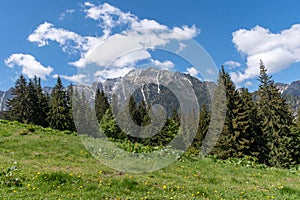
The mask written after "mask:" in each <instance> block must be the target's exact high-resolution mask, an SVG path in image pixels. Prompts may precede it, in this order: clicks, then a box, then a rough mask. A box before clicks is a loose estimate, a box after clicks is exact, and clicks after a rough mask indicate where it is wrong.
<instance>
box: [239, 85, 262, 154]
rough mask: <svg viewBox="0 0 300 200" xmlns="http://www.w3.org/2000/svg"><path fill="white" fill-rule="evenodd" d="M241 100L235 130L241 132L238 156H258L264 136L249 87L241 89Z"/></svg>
mask: <svg viewBox="0 0 300 200" xmlns="http://www.w3.org/2000/svg"><path fill="white" fill-rule="evenodd" d="M239 95H240V101H238V102H237V104H236V111H235V118H234V120H233V121H234V131H236V132H239V134H236V135H238V138H236V141H237V147H238V149H237V157H243V156H245V155H248V156H252V157H258V155H259V152H260V151H261V145H262V144H263V143H262V138H261V127H260V121H259V120H258V118H257V107H256V105H255V104H254V102H253V100H252V95H251V94H250V93H249V92H248V89H246V88H241V89H240V93H239Z"/></svg>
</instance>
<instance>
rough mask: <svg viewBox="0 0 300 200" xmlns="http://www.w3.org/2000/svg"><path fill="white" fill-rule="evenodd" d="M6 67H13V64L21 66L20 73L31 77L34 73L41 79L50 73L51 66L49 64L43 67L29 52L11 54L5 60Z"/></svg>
mask: <svg viewBox="0 0 300 200" xmlns="http://www.w3.org/2000/svg"><path fill="white" fill-rule="evenodd" d="M5 63H6V65H7V66H8V67H11V68H12V67H14V66H15V65H17V66H20V67H21V68H22V73H23V74H25V75H27V76H28V77H29V78H33V77H34V76H35V75H36V76H38V77H40V78H41V79H44V80H45V79H46V76H48V75H50V74H51V72H52V71H53V68H51V67H50V66H48V67H44V66H43V65H42V64H41V63H40V62H38V61H37V60H36V59H35V57H33V56H32V55H29V54H12V55H11V56H10V57H9V58H7V59H6V60H5Z"/></svg>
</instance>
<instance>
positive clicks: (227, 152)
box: [213, 66, 240, 159]
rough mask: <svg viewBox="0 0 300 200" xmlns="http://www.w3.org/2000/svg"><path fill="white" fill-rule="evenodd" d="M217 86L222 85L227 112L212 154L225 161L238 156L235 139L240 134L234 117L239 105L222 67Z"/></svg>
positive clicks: (236, 94)
mask: <svg viewBox="0 0 300 200" xmlns="http://www.w3.org/2000/svg"><path fill="white" fill-rule="evenodd" d="M219 84H221V85H224V91H225V95H226V107H227V110H226V117H225V122H224V127H223V130H222V133H221V134H220V136H219V140H218V142H217V144H216V146H215V148H214V150H213V152H214V154H215V155H217V156H218V157H219V158H222V159H226V158H229V157H236V156H238V154H239V153H238V148H239V147H238V142H237V138H238V137H239V134H240V132H239V131H238V130H236V129H237V126H236V125H237V124H236V122H235V117H236V114H237V113H238V112H239V111H238V109H237V105H238V104H239V101H240V97H239V95H238V92H237V90H236V88H235V85H234V83H233V81H232V80H231V78H230V76H229V74H228V73H226V72H225V70H224V67H223V66H222V69H221V71H220V74H219Z"/></svg>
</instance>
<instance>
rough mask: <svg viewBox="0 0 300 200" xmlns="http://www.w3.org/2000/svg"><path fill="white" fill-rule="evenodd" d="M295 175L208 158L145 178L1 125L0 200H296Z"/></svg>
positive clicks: (62, 138) (63, 139) (299, 179)
mask: <svg viewBox="0 0 300 200" xmlns="http://www.w3.org/2000/svg"><path fill="white" fill-rule="evenodd" d="M299 197H300V172H299V171H298V170H283V169H275V168H263V167H261V166H257V167H246V166H242V165H239V164H236V163H234V162H233V163H230V162H221V161H218V160H215V159H213V158H204V159H187V158H184V159H181V160H180V161H176V162H174V163H173V164H171V165H170V166H168V167H166V168H163V169H161V170H159V171H155V172H151V173H145V174H130V173H129V174H128V173H123V172H118V171H116V170H113V169H111V168H109V167H107V166H105V165H102V164H101V163H100V162H99V161H98V160H96V159H94V158H93V157H92V156H91V155H90V153H89V152H87V151H86V149H85V148H84V146H83V144H82V143H81V141H80V138H79V137H77V136H75V135H73V134H66V133H63V132H59V131H55V130H51V129H44V128H41V127H37V126H31V125H22V124H19V123H16V122H8V121H0V199H186V200H188V199H299Z"/></svg>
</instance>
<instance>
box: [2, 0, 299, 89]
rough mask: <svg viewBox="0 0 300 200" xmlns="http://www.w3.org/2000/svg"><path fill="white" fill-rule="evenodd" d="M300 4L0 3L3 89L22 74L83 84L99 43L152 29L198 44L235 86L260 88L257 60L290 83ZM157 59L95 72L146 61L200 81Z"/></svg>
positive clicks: (128, 60) (206, 0)
mask: <svg viewBox="0 0 300 200" xmlns="http://www.w3.org/2000/svg"><path fill="white" fill-rule="evenodd" d="M299 7H300V3H299V2H298V1H296V0H289V1H258V0H254V1H249V0H243V1H241V0H231V1H230V0H228V1H222V0H219V1H216V0H199V1H196V0H186V1H176V0H173V1H170V0H164V1H161V0H145V1H140V0H130V1H129V0H127V1H125V0H111V1H67V0H65V1H61V0H51V1H39V0H26V1H21V0H11V1H2V2H1V6H0V26H1V37H0V63H1V64H0V90H6V89H8V88H10V87H11V86H13V85H14V82H15V80H16V77H18V76H19V75H20V73H23V74H25V75H26V76H27V77H29V78H30V77H32V76H33V75H38V76H41V77H42V79H43V80H42V81H43V85H44V86H45V85H53V84H54V83H55V81H56V77H57V75H60V76H61V77H62V78H63V80H64V83H65V84H69V83H70V82H77V81H80V80H82V79H83V78H84V76H85V75H84V74H82V72H83V71H84V70H82V69H83V68H84V67H85V66H86V65H87V63H88V62H89V61H91V59H92V58H91V56H90V55H91V52H92V51H93V49H95V48H96V47H97V46H98V45H99V44H102V43H106V41H112V39H111V38H112V37H114V36H116V35H118V36H120V33H121V32H122V31H127V32H126V34H125V36H126V38H125V39H126V40H127V39H128V40H132V39H133V38H135V37H133V34H134V33H135V32H136V31H139V28H145V27H146V28H149V27H151V26H153V27H156V28H159V29H160V33H159V34H161V33H164V34H166V33H167V34H168V36H167V37H168V38H166V39H171V40H178V41H179V43H180V42H182V41H184V40H185V39H187V40H188V39H194V40H195V41H197V42H198V43H199V44H201V45H202V46H203V47H204V49H205V50H206V51H207V52H208V53H209V55H210V56H211V58H212V59H213V61H214V62H215V63H216V65H217V66H218V67H220V66H221V65H223V64H224V65H225V68H226V70H227V71H228V72H229V73H230V74H231V75H232V78H233V80H234V81H235V82H236V84H237V85H238V86H247V87H249V88H250V89H251V90H254V89H256V87H257V81H256V78H257V72H258V71H257V70H258V63H259V60H260V59H262V60H263V61H264V62H265V64H266V66H267V68H268V70H269V72H271V73H272V75H273V78H274V79H275V81H276V82H284V83H290V82H292V81H295V80H299V79H300V76H299V72H300V71H299V67H300V63H299V61H300V14H299ZM154 33H156V32H151V33H142V34H140V35H139V39H138V41H143V40H145V39H149V38H151V39H153V41H151V42H152V43H153V42H157V38H152V37H150V36H153V34H154ZM179 33H180V34H182V35H184V36H185V37H184V38H182V37H179V35H178V34H179ZM154 35H155V34H154ZM115 38H116V37H115ZM135 39H136V38H135ZM152 43H151V44H152ZM155 45H158V43H155ZM155 45H154V46H155ZM113 48H116V47H115V46H113ZM108 49H110V48H108ZM99 51H100V50H99ZM119 53H120V52H119ZM150 54H151V55H150ZM158 54H159V53H155V52H151V51H149V50H144V51H140V52H138V53H137V54H131V56H127V57H126V56H124V59H120V60H119V61H117V63H116V67H115V68H114V69H111V70H107V69H105V68H101V69H102V71H101V73H98V75H99V77H101V78H112V77H114V76H119V75H122V74H125V73H126V72H127V71H128V70H130V69H132V67H134V66H135V65H136V64H138V63H139V62H140V61H141V60H142V59H147V60H150V62H152V63H154V64H156V65H158V66H161V67H162V68H167V69H171V68H174V69H176V70H177V68H176V67H177V66H179V65H182V66H181V68H180V67H179V68H178V69H180V70H181V71H183V72H189V73H190V74H192V75H195V76H200V74H199V70H197V69H196V68H194V67H193V66H189V65H188V64H187V63H185V62H184V61H181V60H180V59H176V58H175V57H176V56H175V57H174V56H173V57H172V56H171V57H170V58H168V56H167V55H162V54H163V53H161V54H160V56H158ZM89 56H90V57H89ZM103 59H104V60H105V59H108V60H109V59H110V57H105V56H104V55H103V56H102V61H103ZM98 64H99V62H98ZM105 64H106V63H105V62H104V61H103V62H101V63H100V64H99V65H102V66H101V67H103V66H104V65H105ZM197 67H201V66H197ZM105 70H106V71H105Z"/></svg>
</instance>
